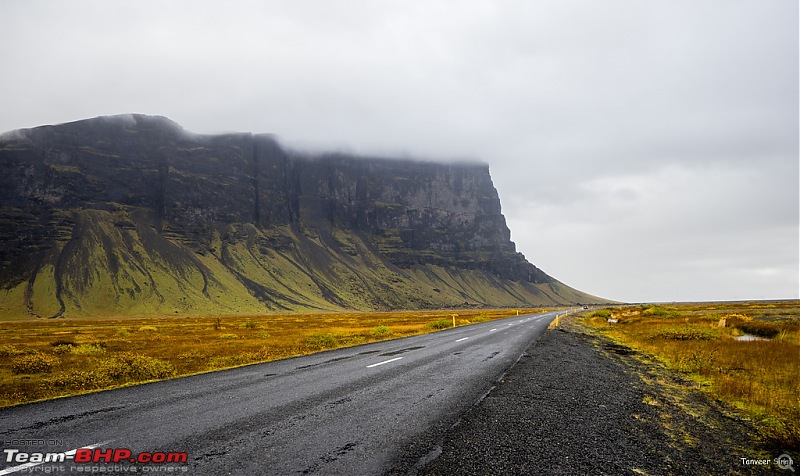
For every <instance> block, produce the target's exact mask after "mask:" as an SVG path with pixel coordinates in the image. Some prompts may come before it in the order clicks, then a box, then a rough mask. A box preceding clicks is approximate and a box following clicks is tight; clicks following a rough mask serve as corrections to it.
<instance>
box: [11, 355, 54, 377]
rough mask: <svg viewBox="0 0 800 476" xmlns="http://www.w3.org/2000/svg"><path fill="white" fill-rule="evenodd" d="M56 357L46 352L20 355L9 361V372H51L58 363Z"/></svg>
mask: <svg viewBox="0 0 800 476" xmlns="http://www.w3.org/2000/svg"><path fill="white" fill-rule="evenodd" d="M60 363H61V360H59V359H58V357H54V356H52V355H47V354H32V355H22V356H19V357H17V358H15V359H14V360H13V361H12V362H11V372H12V373H15V374H41V373H46V372H51V371H52V370H53V367H55V366H56V365H58V364H60Z"/></svg>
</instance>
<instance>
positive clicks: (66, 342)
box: [50, 339, 78, 347]
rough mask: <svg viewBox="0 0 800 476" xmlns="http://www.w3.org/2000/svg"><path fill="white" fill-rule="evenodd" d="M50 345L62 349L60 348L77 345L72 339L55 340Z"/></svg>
mask: <svg viewBox="0 0 800 476" xmlns="http://www.w3.org/2000/svg"><path fill="white" fill-rule="evenodd" d="M50 345H51V346H53V347H62V346H72V347H74V346H76V345H78V344H76V343H75V341H74V340H72V339H56V340H54V341H53V342H51V343H50Z"/></svg>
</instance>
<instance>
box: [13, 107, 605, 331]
mask: <svg viewBox="0 0 800 476" xmlns="http://www.w3.org/2000/svg"><path fill="white" fill-rule="evenodd" d="M0 263H2V269H0V318H4V319H17V318H27V317H48V318H51V317H92V316H108V315H114V316H117V315H119V316H122V315H186V314H238V313H264V312H277V311H312V310H341V309H359V310H386V309H397V308H403V309H418V308H442V307H465V306H470V307H473V306H503V307H506V306H514V307H515V306H531V305H539V304H544V305H549V304H567V303H589V302H598V301H601V300H600V299H598V298H596V297H594V296H590V295H587V294H584V293H582V292H579V291H576V290H574V289H572V288H570V287H568V286H566V285H564V284H562V283H560V282H559V281H557V280H555V279H553V278H551V277H550V276H548V275H547V274H545V273H544V272H543V271H541V270H540V269H538V268H536V267H535V266H534V265H532V264H530V263H529V262H528V261H526V259H525V257H524V256H523V255H522V254H520V253H518V252H516V250H515V246H514V243H512V242H511V240H510V231H509V229H508V227H507V226H506V222H505V218H504V217H503V215H502V214H501V210H500V200H499V197H498V194H497V191H496V190H495V188H494V186H493V184H492V180H491V177H490V175H489V167H488V165H486V164H483V163H463V164H442V163H433V162H422V161H411V160H387V159H383V158H369V157H354V156H350V155H346V154H340V153H331V154H307V153H301V152H295V151H289V150H287V149H285V148H283V147H281V145H280V144H279V143H278V142H277V141H276V140H275V139H274V138H273V137H272V136H270V135H261V134H259V135H254V134H249V133H236V134H221V135H198V134H193V133H190V132H187V131H185V130H184V129H183V128H182V127H181V126H179V125H178V124H176V123H174V122H172V121H170V120H169V119H166V118H164V117H154V116H145V115H121V116H110V117H99V118H95V119H89V120H83V121H77V122H72V123H67V124H61V125H56V126H43V127H37V128H33V129H24V130H17V131H12V132H8V133H5V134H2V135H0Z"/></svg>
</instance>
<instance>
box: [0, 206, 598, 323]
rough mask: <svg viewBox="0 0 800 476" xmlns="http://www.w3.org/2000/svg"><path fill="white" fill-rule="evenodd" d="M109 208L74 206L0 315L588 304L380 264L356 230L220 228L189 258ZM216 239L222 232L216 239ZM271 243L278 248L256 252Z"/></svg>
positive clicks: (557, 286)
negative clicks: (63, 234) (70, 225)
mask: <svg viewBox="0 0 800 476" xmlns="http://www.w3.org/2000/svg"><path fill="white" fill-rule="evenodd" d="M123 212H124V213H125V214H126V215H129V216H130V215H135V210H125V209H124V208H122V207H121V208H120V210H119V211H117V212H116V213H111V212H108V211H102V210H76V211H74V212H73V214H74V217H73V218H74V222H75V229H74V230H73V232H72V235H71V236H72V237H71V238H70V239H69V240H68V241H66V242H59V243H58V245H57V246H55V247H54V248H53V249H52V251H51V252H50V253H49V254H48V255H47V256H46V257H45V258H44V260H43V261H42V262H41V264H40V265H39V266H38V267H37V269H35V270H34V271H33V273H32V274H31V276H30V277H29V279H28V280H26V281H24V282H21V283H20V284H18V285H17V286H15V287H11V288H7V289H4V290H2V291H0V319H22V318H29V317H31V316H35V317H100V316H143V315H181V316H184V315H213V314H219V315H228V314H256V313H264V312H285V311H298V312H299V311H320V310H322V311H335V310H343V309H357V310H389V309H424V308H445V307H488V306H494V307H514V306H531V305H538V304H541V305H553V304H565V303H577V302H598V301H600V300H599V299H598V298H596V297H593V296H588V295H586V294H583V293H580V292H578V291H575V290H573V289H571V288H569V287H568V286H565V285H563V284H561V283H559V282H558V281H552V282H549V283H545V284H532V283H528V282H520V281H516V282H515V281H511V280H507V279H503V278H500V277H498V276H496V275H493V274H492V273H488V272H486V271H482V270H477V269H472V270H470V269H462V268H456V267H444V266H438V265H424V264H423V265H418V266H414V267H411V268H407V269H401V268H398V267H397V266H394V265H392V264H391V263H389V262H388V261H387V260H386V259H385V258H384V257H382V256H381V254H380V253H379V252H378V251H377V247H376V246H375V245H374V244H372V243H369V242H368V240H366V239H365V238H364V237H361V236H358V235H357V234H355V233H353V232H349V231H346V230H333V232H332V233H327V234H321V233H318V232H316V231H309V230H304V231H301V230H300V228H299V227H297V226H281V227H274V228H270V229H267V230H264V229H260V228H257V227H255V226H253V225H248V224H245V225H228V226H224V227H221V228H220V229H219V230H216V231H215V236H216V237H217V239H216V240H215V242H214V245H213V246H212V250H213V251H212V252H208V253H204V254H199V253H197V252H196V251H193V250H191V249H189V248H186V247H184V246H182V245H181V244H180V243H177V242H174V241H172V240H170V239H168V238H165V237H163V236H162V235H160V234H159V233H158V232H157V231H156V230H155V229H154V228H153V227H151V226H148V225H142V224H140V225H136V226H130V225H128V226H120V221H119V215H120V213H123ZM223 237H224V238H223ZM265 239H270V240H273V241H274V240H276V239H280V241H281V242H282V243H283V244H282V246H281V247H280V249H274V248H263V247H259V245H258V243H259V242H260V241H263V240H265Z"/></svg>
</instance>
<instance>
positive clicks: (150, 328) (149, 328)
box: [139, 326, 158, 332]
mask: <svg viewBox="0 0 800 476" xmlns="http://www.w3.org/2000/svg"><path fill="white" fill-rule="evenodd" d="M156 331H158V328H156V327H155V326H142V327H140V328H139V332H156Z"/></svg>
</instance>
